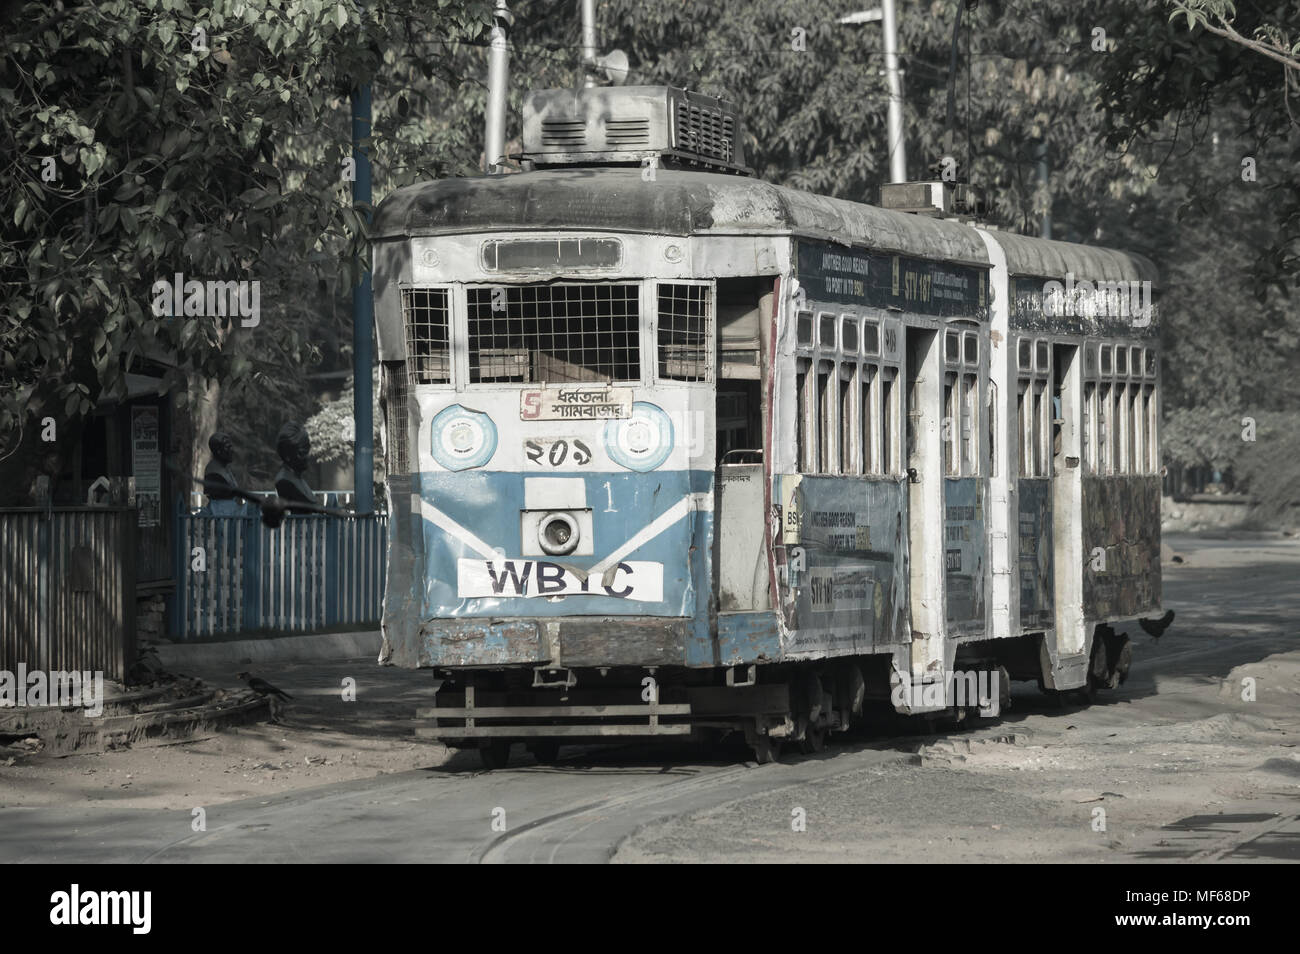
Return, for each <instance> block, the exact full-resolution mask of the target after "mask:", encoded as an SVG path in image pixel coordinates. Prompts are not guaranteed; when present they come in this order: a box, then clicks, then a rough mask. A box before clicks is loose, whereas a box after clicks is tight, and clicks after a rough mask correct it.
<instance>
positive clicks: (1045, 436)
mask: <svg viewBox="0 0 1300 954" xmlns="http://www.w3.org/2000/svg"><path fill="white" fill-rule="evenodd" d="M1016 408H1017V412H1018V416H1019V424H1020V476H1021V477H1049V476H1051V473H1052V471H1051V466H1052V447H1051V438H1050V437H1049V435H1050V434H1051V433H1052V401H1051V397H1050V396H1049V395H1048V394H1047V382H1046V381H1045V380H1042V379H1036V378H1029V377H1024V378H1021V379H1020V385H1019V394H1018V395H1017V398H1016Z"/></svg>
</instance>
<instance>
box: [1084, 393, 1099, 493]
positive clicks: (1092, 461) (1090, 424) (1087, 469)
mask: <svg viewBox="0 0 1300 954" xmlns="http://www.w3.org/2000/svg"><path fill="white" fill-rule="evenodd" d="M1081 410H1082V412H1083V413H1082V414H1081V419H1082V433H1081V434H1080V443H1081V444H1082V445H1083V472H1084V473H1085V474H1095V473H1096V472H1097V382H1096V381H1091V380H1085V381H1084V382H1083V407H1082V408H1081Z"/></svg>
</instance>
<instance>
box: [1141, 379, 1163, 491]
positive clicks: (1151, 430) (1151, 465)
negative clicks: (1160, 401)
mask: <svg viewBox="0 0 1300 954" xmlns="http://www.w3.org/2000/svg"><path fill="white" fill-rule="evenodd" d="M1142 401H1143V414H1144V415H1145V416H1146V423H1147V433H1146V439H1147V473H1148V474H1158V473H1159V472H1160V456H1159V447H1158V446H1157V444H1156V435H1157V433H1158V430H1159V427H1160V412H1159V409H1158V407H1159V406H1158V405H1157V403H1156V385H1155V382H1152V383H1151V384H1147V385H1145V386H1144V387H1143V388H1142Z"/></svg>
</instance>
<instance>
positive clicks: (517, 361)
mask: <svg viewBox="0 0 1300 954" xmlns="http://www.w3.org/2000/svg"><path fill="white" fill-rule="evenodd" d="M466 298H467V304H468V311H469V341H468V346H469V347H468V350H469V379H470V383H472V384H479V383H486V382H492V381H497V382H507V381H519V382H556V383H567V382H573V381H635V380H637V379H639V378H640V377H641V341H640V335H641V317H640V314H639V310H640V287H639V286H637V285H634V284H594V283H593V284H586V285H506V286H496V287H477V288H469V289H466Z"/></svg>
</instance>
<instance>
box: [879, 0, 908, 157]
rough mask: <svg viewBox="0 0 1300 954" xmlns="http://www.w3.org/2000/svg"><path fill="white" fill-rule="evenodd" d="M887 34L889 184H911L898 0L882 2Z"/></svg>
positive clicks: (883, 21) (882, 20)
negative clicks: (904, 126)
mask: <svg viewBox="0 0 1300 954" xmlns="http://www.w3.org/2000/svg"><path fill="white" fill-rule="evenodd" d="M880 10H881V14H882V19H881V26H882V27H884V31H885V81H886V82H887V83H888V84H889V116H888V120H887V121H888V129H889V181H890V182H906V181H907V147H906V145H905V144H904V142H903V80H902V77H901V76H900V75H899V71H898V15H897V12H896V11H895V9H894V0H881V3H880Z"/></svg>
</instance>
